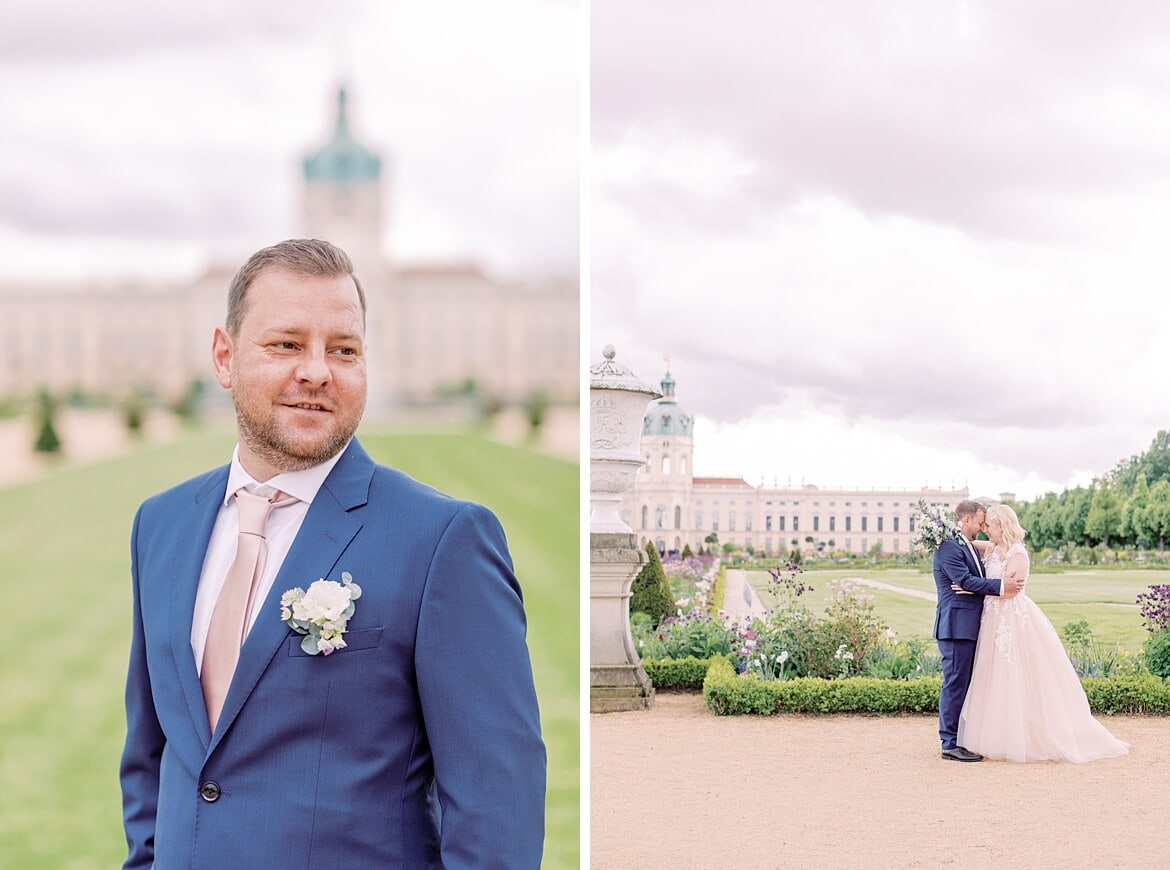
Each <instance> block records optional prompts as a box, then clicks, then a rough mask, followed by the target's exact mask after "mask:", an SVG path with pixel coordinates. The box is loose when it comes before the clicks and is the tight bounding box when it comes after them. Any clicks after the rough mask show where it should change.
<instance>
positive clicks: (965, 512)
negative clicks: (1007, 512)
mask: <svg viewBox="0 0 1170 870" xmlns="http://www.w3.org/2000/svg"><path fill="white" fill-rule="evenodd" d="M986 510H987V508H985V507H984V506H983V505H981V504H980V503H979V502H977V501H975V500H974V499H970V498H965V499H963V500H962V501H961V502H959V503H958V504H957V505H955V516H956V517H959V518H962V517H973V516H975V514H977V513H979V511H986Z"/></svg>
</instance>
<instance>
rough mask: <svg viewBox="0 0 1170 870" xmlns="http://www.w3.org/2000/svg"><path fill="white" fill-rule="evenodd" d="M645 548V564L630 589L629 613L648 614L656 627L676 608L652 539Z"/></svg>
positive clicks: (672, 613) (668, 582)
mask: <svg viewBox="0 0 1170 870" xmlns="http://www.w3.org/2000/svg"><path fill="white" fill-rule="evenodd" d="M645 550H646V564H644V565H643V566H642V570H640V571H639V572H638V576H637V577H635V578H634V583H633V586H632V587H631V589H630V592H631V595H630V613H646V614H649V616H650V619H651V620H653V623H654V627H655V628H657V627H658V626H659V625H661V624H662V620H664V619H666V617H668V616H672V615H674V613H675V611H676V610H677V609H678V608H677V607H676V606H675V603H674V593H673V592H672V591H671V589H670V581H669V580H667V579H666V571H665V570H664V569H663V567H662V559H661V558H659V556H658V548H657V547H655V546H654V542H653V541H647V542H646V547H645Z"/></svg>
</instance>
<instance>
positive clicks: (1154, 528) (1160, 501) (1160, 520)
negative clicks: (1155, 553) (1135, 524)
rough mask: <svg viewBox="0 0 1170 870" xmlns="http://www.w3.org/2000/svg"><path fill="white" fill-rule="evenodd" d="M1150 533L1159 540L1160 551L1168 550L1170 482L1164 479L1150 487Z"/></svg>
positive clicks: (1169, 534) (1148, 510) (1148, 511)
mask: <svg viewBox="0 0 1170 870" xmlns="http://www.w3.org/2000/svg"><path fill="white" fill-rule="evenodd" d="M1147 517H1148V519H1149V523H1150V532H1151V534H1152V535H1153V537H1155V538H1157V539H1158V549H1159V550H1164V549H1166V538H1167V537H1170V480H1168V479H1167V478H1162V479H1161V480H1159V481H1158V482H1157V483H1155V484H1154V485H1153V486H1151V487H1150V506H1149V508H1148V509H1147Z"/></svg>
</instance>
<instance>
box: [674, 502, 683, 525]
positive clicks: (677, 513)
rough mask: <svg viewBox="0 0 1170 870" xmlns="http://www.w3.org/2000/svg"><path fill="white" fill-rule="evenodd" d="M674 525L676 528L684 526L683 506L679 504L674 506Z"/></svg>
mask: <svg viewBox="0 0 1170 870" xmlns="http://www.w3.org/2000/svg"><path fill="white" fill-rule="evenodd" d="M674 527H675V528H676V529H681V528H682V508H681V507H679V506H678V505H675V506H674Z"/></svg>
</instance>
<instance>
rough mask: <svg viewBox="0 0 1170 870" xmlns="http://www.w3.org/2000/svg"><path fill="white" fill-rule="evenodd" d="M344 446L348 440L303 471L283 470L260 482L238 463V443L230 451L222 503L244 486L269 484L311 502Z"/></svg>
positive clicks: (339, 456)
mask: <svg viewBox="0 0 1170 870" xmlns="http://www.w3.org/2000/svg"><path fill="white" fill-rule="evenodd" d="M346 447H349V444H348V442H347V443H346V445H345V447H343V448H341V449H340V450H338V451H337V453H336V454H335V455H334V456H333V457H331V458H330V459H327V460H326V461H324V462H322V463H321V464H320V465H314V466H313V467H312V468H306V469H304V470H303V471H284V472H281V473H280V474H278V475H276V476H275V477H273V478H271V479H270V480H267V481H265V482H264V483H263V484H261V483H259V482H258V481H257V480H256V479H255V478H254V477H252V475H250V474H248V472H247V471H245V470H244V466H243V465H241V464H240V445H239V444H237V445H236V448H235V450H233V451H232V464H231V468H230V470H229V471H228V483H227V491H226V492H225V493H224V496H223V503H224V504H225V505H226V504H227V503H228V502H230V501H231V500H232V497H233V496H234V495H235V494H236V491H237V490H240V489H243V488H244V487H253V488H254V487H257V486H270V487H272V488H273V489H279V490H280V491H281V492H284V493H288V494H289V495H291V496H293V497H294V498H297V499H299V500H300V501H303V502H304V503H305V504H312V503H313V499H314V498H316V497H317V491H318V490H319V489H321V484H323V483H324V482H325V478H327V477H328V476H329V472H331V471H332V470H333V466H335V465H336V464H337V462H338V460H339V459H341V454H343V453H344V452H345V449H346Z"/></svg>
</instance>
